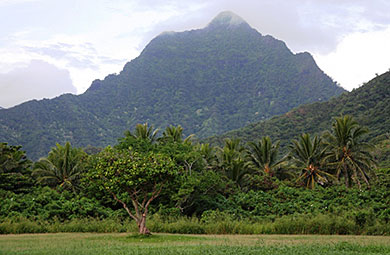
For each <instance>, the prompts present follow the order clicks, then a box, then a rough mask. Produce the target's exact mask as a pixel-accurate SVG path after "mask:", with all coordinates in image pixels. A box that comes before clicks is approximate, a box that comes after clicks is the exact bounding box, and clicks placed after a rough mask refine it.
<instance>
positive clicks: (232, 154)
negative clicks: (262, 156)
mask: <svg viewBox="0 0 390 255" xmlns="http://www.w3.org/2000/svg"><path fill="white" fill-rule="evenodd" d="M243 151H244V148H243V147H242V146H241V145H240V140H239V139H229V138H228V139H226V140H225V146H224V147H223V148H218V152H217V162H218V166H219V168H220V169H221V170H222V171H223V173H224V174H225V176H226V177H227V178H228V179H230V180H232V181H234V182H235V183H236V184H237V185H238V186H240V187H241V186H242V185H243V184H244V180H245V178H244V176H245V175H246V174H248V173H249V171H248V169H247V168H246V167H245V161H244V159H243Z"/></svg>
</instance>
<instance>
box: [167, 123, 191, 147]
mask: <svg viewBox="0 0 390 255" xmlns="http://www.w3.org/2000/svg"><path fill="white" fill-rule="evenodd" d="M192 137H193V135H189V136H188V137H186V138H185V139H183V128H182V127H181V126H180V125H179V126H177V127H175V126H168V127H166V129H165V131H164V132H163V136H162V138H161V140H163V141H164V140H168V141H173V142H176V143H185V144H191V138H192Z"/></svg>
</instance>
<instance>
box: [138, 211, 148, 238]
mask: <svg viewBox="0 0 390 255" xmlns="http://www.w3.org/2000/svg"><path fill="white" fill-rule="evenodd" d="M137 225H138V229H139V233H140V234H141V235H151V233H150V231H149V229H148V228H147V227H146V215H145V214H144V215H142V218H141V220H140V221H139V223H138V224H137Z"/></svg>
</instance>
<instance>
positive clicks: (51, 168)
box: [33, 142, 86, 191]
mask: <svg viewBox="0 0 390 255" xmlns="http://www.w3.org/2000/svg"><path fill="white" fill-rule="evenodd" d="M85 157H86V153H85V152H83V151H82V150H81V149H76V148H72V147H71V145H70V143H69V142H67V143H66V144H65V146H61V145H60V144H58V143H57V145H56V147H54V148H52V150H51V151H50V152H49V155H48V156H47V158H41V159H40V160H39V161H38V162H36V163H35V165H34V171H33V176H34V177H36V178H37V182H38V183H41V184H46V185H49V186H51V187H57V186H59V187H62V188H64V189H68V190H73V191H75V190H77V189H78V186H79V181H80V177H81V174H82V173H83V170H84V169H83V161H84V160H83V159H84V158H85Z"/></svg>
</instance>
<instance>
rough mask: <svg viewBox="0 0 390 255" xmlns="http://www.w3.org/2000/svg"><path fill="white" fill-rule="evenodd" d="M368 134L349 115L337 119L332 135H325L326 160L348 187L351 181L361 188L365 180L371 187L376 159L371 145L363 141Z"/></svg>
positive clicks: (329, 133) (327, 133)
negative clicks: (371, 175)
mask: <svg viewBox="0 0 390 255" xmlns="http://www.w3.org/2000/svg"><path fill="white" fill-rule="evenodd" d="M367 133H368V130H367V129H366V128H363V127H361V126H359V124H358V123H357V122H356V121H355V120H354V119H353V118H352V117H351V116H349V115H346V116H342V117H339V118H336V120H335V122H334V123H333V126H332V133H331V132H326V133H325V134H324V137H325V144H326V148H327V151H328V153H327V155H326V159H327V160H328V161H329V162H330V165H331V166H333V167H334V168H335V170H336V176H337V178H338V179H340V178H341V177H344V182H345V186H346V187H350V185H351V181H353V182H355V183H356V184H357V185H358V187H359V188H360V187H361V183H360V180H363V181H364V182H365V183H366V184H367V186H368V187H369V186H370V184H369V181H370V174H371V173H372V174H375V173H374V167H375V162H374V157H373V156H372V154H371V150H372V149H373V148H374V147H373V146H372V145H371V144H370V143H367V142H364V141H362V138H363V137H364V135H366V134H367Z"/></svg>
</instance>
